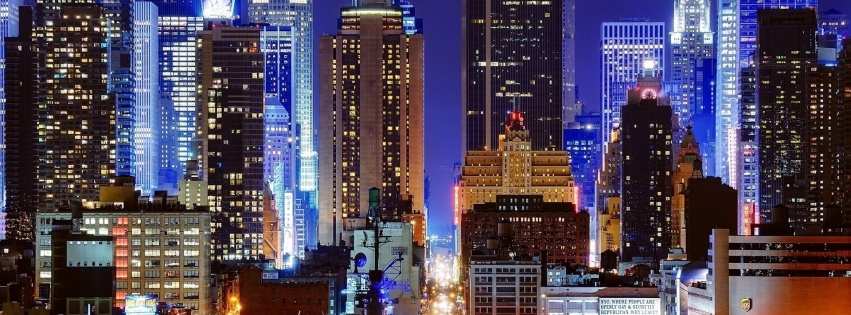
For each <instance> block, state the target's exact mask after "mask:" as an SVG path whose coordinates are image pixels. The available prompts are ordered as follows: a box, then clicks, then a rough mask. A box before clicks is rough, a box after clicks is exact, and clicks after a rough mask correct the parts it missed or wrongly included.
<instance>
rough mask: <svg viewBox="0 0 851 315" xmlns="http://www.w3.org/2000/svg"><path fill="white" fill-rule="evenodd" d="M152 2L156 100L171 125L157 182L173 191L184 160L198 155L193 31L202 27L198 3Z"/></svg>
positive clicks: (184, 0)
mask: <svg viewBox="0 0 851 315" xmlns="http://www.w3.org/2000/svg"><path fill="white" fill-rule="evenodd" d="M152 2H153V3H154V4H156V6H157V7H158V8H159V15H158V16H157V21H158V22H157V31H158V35H159V39H158V40H159V44H160V52H159V66H160V79H159V80H160V81H159V86H160V93H161V96H162V98H163V99H164V100H162V101H160V107H161V111H162V118H163V122H164V124H163V126H174V127H168V129H163V132H164V133H165V134H164V137H163V138H164V139H162V140H163V141H164V143H163V145H162V146H161V147H162V148H163V152H161V154H162V157H161V160H162V161H161V162H160V163H161V168H160V173H161V174H160V178H161V182H160V184H161V186H162V188H169V189H174V190H176V188H177V181H178V179H179V178H180V174H182V173H183V170H185V169H186V161H187V160H197V159H198V154H200V152H194V148H195V147H194V140H195V133H196V131H195V130H196V126H195V125H196V116H197V115H198V114H199V113H198V111H197V110H196V108H195V105H196V99H197V96H196V93H197V91H196V88H195V75H196V73H197V71H196V60H197V56H196V54H197V51H196V49H195V39H196V34H197V33H198V32H199V31H202V30H203V29H204V18H203V15H202V2H201V1H195V0H175V1H165V0H156V1H152ZM170 118H171V119H170ZM172 128H174V129H172ZM166 132H167V133H166ZM175 155H176V156H175Z"/></svg>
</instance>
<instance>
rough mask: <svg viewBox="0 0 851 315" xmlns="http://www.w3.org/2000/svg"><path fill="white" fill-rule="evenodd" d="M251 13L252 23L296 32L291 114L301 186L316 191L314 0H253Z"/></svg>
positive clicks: (249, 8) (293, 48)
mask: <svg viewBox="0 0 851 315" xmlns="http://www.w3.org/2000/svg"><path fill="white" fill-rule="evenodd" d="M248 16H249V20H250V21H251V22H252V23H268V24H269V25H272V26H288V27H290V30H291V31H292V32H293V43H292V52H293V53H292V65H293V67H292V80H293V81H292V100H293V105H292V107H293V109H292V111H290V114H291V116H292V117H293V125H294V134H296V135H298V138H297V140H298V145H297V147H298V153H297V157H298V188H299V190H300V191H302V192H315V191H316V189H317V181H318V179H317V176H318V173H317V162H318V158H317V154H316V148H315V145H314V140H315V138H314V137H316V132H315V131H314V127H313V122H314V117H313V94H314V93H313V53H314V48H313V0H272V1H266V0H250V1H249V7H248ZM313 199H315V198H313ZM311 202H315V200H311Z"/></svg>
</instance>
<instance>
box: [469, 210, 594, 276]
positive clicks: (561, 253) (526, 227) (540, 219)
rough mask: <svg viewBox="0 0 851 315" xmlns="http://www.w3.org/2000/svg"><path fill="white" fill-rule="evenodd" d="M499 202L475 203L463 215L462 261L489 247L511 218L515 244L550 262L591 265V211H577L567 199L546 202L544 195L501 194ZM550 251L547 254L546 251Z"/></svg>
mask: <svg viewBox="0 0 851 315" xmlns="http://www.w3.org/2000/svg"><path fill="white" fill-rule="evenodd" d="M495 201H496V202H487V203H483V204H477V205H475V207H474V209H473V210H472V211H466V212H464V213H463V214H462V215H461V218H462V219H461V224H462V225H461V231H463V233H462V235H461V239H460V242H461V259H462V260H461V261H462V262H466V261H468V260H469V258H470V255H471V254H472V252H473V251H476V250H482V249H485V247H486V242H487V240H488V239H489V238H491V237H493V236H495V235H497V233H498V232H499V231H498V226H499V225H500V222H509V223H510V224H511V225H512V226H513V230H514V231H517V233H514V234H513V235H511V237H512V238H513V244H514V245H516V246H519V247H524V248H526V249H528V251H529V254H530V255H532V256H540V257H541V258H542V259H545V262H547V263H556V264H559V265H563V264H570V265H574V266H575V265H581V266H585V265H588V256H589V248H590V244H589V240H588V238H589V225H590V220H591V219H590V216H589V215H588V212H584V211H583V212H576V207H575V205H574V204H572V203H567V202H546V201H545V199H544V197H543V196H541V195H499V196H496V198H495ZM544 252H546V255H544Z"/></svg>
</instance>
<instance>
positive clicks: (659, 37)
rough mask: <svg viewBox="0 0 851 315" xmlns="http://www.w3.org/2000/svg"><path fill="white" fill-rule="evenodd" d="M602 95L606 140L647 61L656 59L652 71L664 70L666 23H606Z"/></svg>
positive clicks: (616, 124) (604, 139)
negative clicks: (629, 91) (628, 93)
mask: <svg viewBox="0 0 851 315" xmlns="http://www.w3.org/2000/svg"><path fill="white" fill-rule="evenodd" d="M601 36H602V38H601V45H602V47H600V48H601V50H602V54H603V55H602V63H601V66H602V69H600V71H601V73H602V76H601V79H602V82H601V86H602V95H601V99H600V100H601V104H602V111H603V126H602V128H603V131H602V132H603V143H608V142H609V141H611V140H612V139H611V138H610V136H611V132H612V130H614V128H615V127H616V126H618V125H619V124H620V122H621V107H622V106H624V105H626V95H627V90H629V89H630V88H632V87H634V86H635V82H636V81H635V79H636V78H637V77H638V76H639V75H640V74H641V73H642V71H643V69H644V65H645V64H644V63H645V61H648V62H649V61H651V60H652V61H654V64H653V66H652V68H653V71H655V72H659V73H662V72H664V69H665V23H664V22H648V21H647V20H621V21H620V22H607V23H603V26H602V28H601Z"/></svg>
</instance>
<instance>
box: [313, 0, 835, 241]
mask: <svg viewBox="0 0 851 315" xmlns="http://www.w3.org/2000/svg"><path fill="white" fill-rule="evenodd" d="M351 3H352V1H351V0H316V1H314V19H315V23H316V24H315V26H316V29H315V30H316V35H317V36H318V35H321V34H333V33H335V32H336V28H337V24H336V23H337V18H338V17H339V9H340V8H341V7H343V6H347V5H350V4H351ZM411 3H412V4H413V5H414V6H415V7H416V15H417V17H419V18H422V19H423V24H424V36H425V43H426V48H425V49H426V51H425V54H426V56H425V67H426V73H425V76H426V77H425V89H426V90H425V112H426V117H425V129H426V131H425V133H426V135H425V138H426V145H425V154H426V156H425V163H426V173H427V174H428V176H429V177H430V178H431V198H430V199H431V200H430V204H431V208H430V209H429V210H430V213H429V215H430V217H429V224H430V226H429V227H430V231H429V233H430V234H434V233H444V232H447V231H448V230H446V229H445V228H448V225H449V224H450V223H451V220H452V184H453V176H454V175H453V172H452V165H453V164H455V163H456V162H459V161H461V160H462V157H463V152H462V148H461V112H462V111H461V0H411ZM673 3H674V1H673V0H632V1H626V0H576V12H577V13H576V16H577V21H576V32H577V36H576V55H577V61H576V65H577V70H576V71H577V78H576V80H577V85H578V86H579V99H580V100H581V101H583V102H585V103H587V104H588V105H589V106H590V107H591V108H593V109H599V107H600V105H599V103H600V96H599V95H600V87H599V86H600V54H599V47H600V24H601V23H603V22H611V21H616V20H618V19H620V18H634V17H642V18H647V19H648V20H650V21H665V22H667V26H666V27H667V30H668V31H670V27H671V22H672V19H673ZM715 5H716V4H715V1H714V0H713V9H714V7H715ZM819 6H820V8H819V9H820V10H822V11H824V10H827V9H830V8H835V9H837V10H839V11H842V12H845V13H851V1H849V0H821V1H820V5H819ZM713 19H714V17H713ZM713 29H714V27H713ZM315 47H317V50H318V45H317V46H315ZM317 55H318V52H317ZM316 69H318V66H317V67H316ZM317 79H318V77H317ZM318 90H319V89H318V88H317V89H316V91H318ZM316 99H317V100H318V98H316ZM316 107H317V108H318V105H317V106H316Z"/></svg>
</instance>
